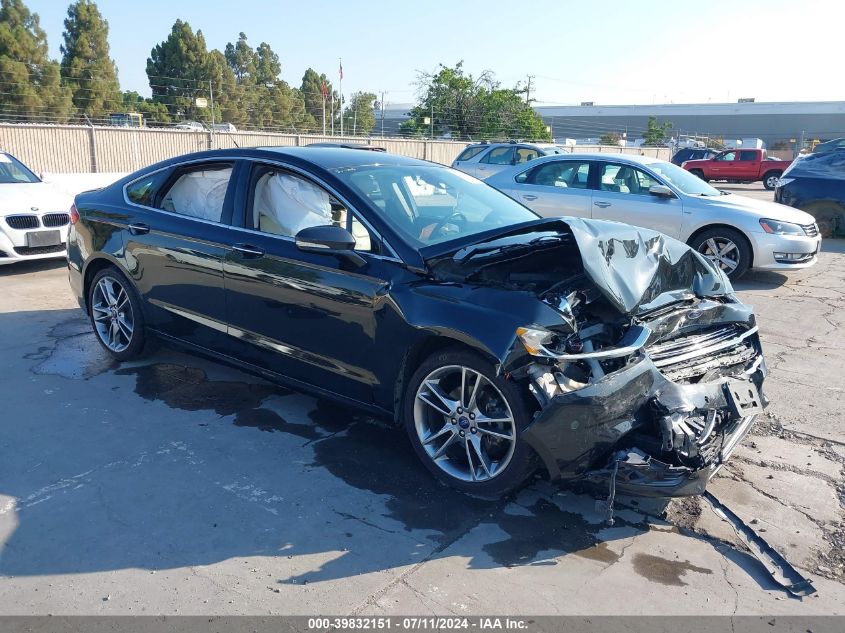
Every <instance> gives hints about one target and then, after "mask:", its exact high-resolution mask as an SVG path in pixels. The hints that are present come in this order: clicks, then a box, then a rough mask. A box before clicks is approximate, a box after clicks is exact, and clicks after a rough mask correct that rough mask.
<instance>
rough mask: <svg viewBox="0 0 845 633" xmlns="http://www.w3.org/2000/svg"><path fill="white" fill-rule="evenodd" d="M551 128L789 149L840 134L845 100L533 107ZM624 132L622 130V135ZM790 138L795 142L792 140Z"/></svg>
mask: <svg viewBox="0 0 845 633" xmlns="http://www.w3.org/2000/svg"><path fill="white" fill-rule="evenodd" d="M411 108H413V104H410V103H402V104H387V105H386V106H385V109H384V121H383V124H384V134H385V136H395V135H397V134H398V132H399V125H400V124H401V122H402V121H404V120H405V119H407V118H408V112H409V111H410V110H411ZM535 109H536V110H537V112H538V113H539V114H540V116H542V117H543V119H544V120H545V121H546V123H547V124H548V125H549V126H551V128H552V134H553V136H554V138H555V139H556V140H557V141H558V142H561V141H562V140H563V139H565V138H572V139H598V138H599V137H601V136H602V135H604V134H611V133H613V134H619V135H620V136H622V135H623V134H625V136H626V138H627V139H629V140H630V141H633V140H634V139H637V138H641V137H642V134H643V132H644V131H645V129H646V126H647V125H648V119H649V117H652V116H653V117H656V118H657V120H658V121H659V122H661V123H663V122H669V123H672V131H671V134H672V136H675V137H677V136H678V135H682V136H686V135H689V136H709V137H713V138H721V139H723V140H725V141H729V140H731V139H748V138H759V139H762V140H763V141H764V142H765V143H766V144H767V145H768V146H769V147H772V146H779V145H781V144H784V145H785V146H787V147H789V148H790V149H791V148H793V147H794V146H795V144H796V143H800V141H801V139H802V138H803V139H804V140H805V141H806V142H807V143H810V142H812V141H813V140H814V139H818V140H826V139H831V138H839V137H845V101H815V102H813V101H806V102H800V101H793V102H777V103H775V102H772V103H762V102H753V101H751V102H749V101H744V102H742V103H697V104H660V105H595V104H584V105H577V106H538V107H536V108H535ZM381 129H382V112H381V111H380V110H379V111H377V112H376V125H375V128H374V130H373V135H376V136H378V135H381ZM626 133H627V134H626ZM793 139H794V140H793Z"/></svg>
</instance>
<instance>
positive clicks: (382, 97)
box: [381, 90, 384, 138]
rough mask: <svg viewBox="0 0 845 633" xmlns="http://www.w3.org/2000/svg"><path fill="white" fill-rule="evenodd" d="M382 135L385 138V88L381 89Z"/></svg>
mask: <svg viewBox="0 0 845 633" xmlns="http://www.w3.org/2000/svg"><path fill="white" fill-rule="evenodd" d="M381 137H382V138H384V90H382V91H381Z"/></svg>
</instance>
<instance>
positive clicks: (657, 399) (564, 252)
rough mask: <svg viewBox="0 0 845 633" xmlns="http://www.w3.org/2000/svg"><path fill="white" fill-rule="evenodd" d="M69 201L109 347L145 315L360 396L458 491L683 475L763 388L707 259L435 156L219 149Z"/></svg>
mask: <svg viewBox="0 0 845 633" xmlns="http://www.w3.org/2000/svg"><path fill="white" fill-rule="evenodd" d="M71 215H72V222H73V224H72V228H71V231H70V237H69V240H68V253H69V255H68V264H69V274H70V284H71V286H72V288H73V291H74V292H75V293H76V295H77V296H78V298H79V302H80V305H81V306H82V307H83V308H84V309H85V310H86V312H87V313H88V315H89V316H90V319H91V324H92V326H93V328H94V330H95V332H96V334H97V337H98V338H99V341H100V343H102V345H103V346H104V347H105V348H106V349H107V350H108V351H109V352H110V353H111V354H112V355H113V356H114V357H115V358H116V359H117V360H121V361H122V360H128V359H131V358H134V357H136V356H138V355H139V354H141V353H142V351H143V349H144V344H145V341H146V340H148V339H149V338H150V337H153V336H154V337H156V338H158V339H161V340H164V341H166V342H168V343H172V344H174V345H179V346H181V347H185V348H188V349H189V350H193V351H195V352H198V353H201V354H204V355H207V356H211V357H213V358H216V359H219V360H221V361H223V362H226V363H230V364H233V365H236V366H238V367H241V368H243V369H245V370H247V371H250V372H254V373H256V374H259V375H262V376H264V377H266V378H268V379H270V380H273V381H278V382H281V383H285V384H288V385H290V386H293V387H295V388H298V389H301V390H303V391H309V392H313V393H315V394H319V395H322V396H328V397H331V398H335V399H337V400H339V401H341V402H345V403H348V404H350V405H353V406H356V407H360V408H363V409H366V410H368V411H370V412H372V413H374V414H376V415H379V416H383V417H385V418H387V419H390V420H392V421H394V422H395V423H396V424H400V425H403V426H404V427H405V429H406V430H407V433H408V436H409V438H410V441H411V443H412V444H413V446H414V449H415V451H416V453H417V454H418V455H419V458H420V459H421V460H422V461H423V463H424V464H425V465H426V467H427V468H428V469H429V470H430V471H431V472H432V473H433V474H434V475H435V476H437V477H439V478H440V479H441V480H443V481H445V482H446V483H448V484H450V485H452V486H454V487H455V488H458V489H460V490H463V491H465V492H468V493H473V494H477V495H480V496H486V497H490V496H497V495H502V494H504V493H506V492H508V491H510V490H512V489H514V488H515V487H516V486H518V485H519V484H520V483H521V482H522V481H523V480H524V479H525V478H526V477H527V476H528V475H529V474H531V473H532V472H534V471H535V470H537V469H538V468H540V469H544V470H545V471H546V472H547V473H548V476H549V477H550V478H552V479H560V480H564V481H570V482H575V481H578V482H583V483H586V484H595V485H601V486H608V487H611V486H615V489H618V490H620V491H624V492H627V493H632V494H643V495H659V496H671V495H689V494H697V493H700V492H702V491H703V490H704V487H705V485H706V483H707V481H708V479H709V478H710V477H711V476H712V475H713V473H714V472H715V471H716V470H717V469H718V468H719V467H720V465H721V464H722V463H723V462H724V461H725V459H726V458H727V457H728V455H729V454H730V453H731V450H732V449H733V448H734V446H736V444H737V443H738V442H739V440H740V439H741V438H742V437H743V435H744V434H745V433H746V432H747V431H748V429H749V427H750V426H751V424H752V423H753V420H754V418H755V416H756V414H757V413H758V412H759V411H760V410H761V408H762V407H763V406H764V404H765V397H764V396H763V394H762V383H763V379H764V376H765V374H766V367H765V363H764V361H763V356H762V352H761V349H760V342H759V339H758V336H757V325H756V323H755V318H754V315H753V313H752V311H751V309H750V308H749V307H747V306H745V305H743V304H742V303H741V302H740V301H739V300H738V299H737V298H736V297H735V296H734V294H733V292H732V289H731V286H730V283H729V282H728V281H727V279H726V278H725V277H724V275H723V274H722V273H721V272H720V271H719V270H718V269H716V268H714V267H713V266H712V265H711V264H710V262H709V261H708V260H707V259H706V258H704V257H703V256H701V255H699V254H698V253H696V252H695V251H693V250H691V249H689V248H688V247H687V246H685V245H684V244H682V243H680V242H677V241H675V240H673V239H671V238H668V237H665V236H663V235H661V234H659V233H655V232H652V231H649V230H645V229H635V228H633V227H630V226H628V225H624V224H618V223H612V222H600V221H590V220H583V219H577V218H557V219H556V218H552V219H549V218H546V219H543V218H540V217H538V216H537V215H535V214H534V213H533V212H532V211H530V210H529V209H527V208H525V207H523V206H522V205H520V204H519V203H517V202H515V201H514V200H512V199H510V198H508V197H507V196H505V195H503V194H501V193H499V192H498V191H496V190H494V189H493V188H491V187H489V186H487V185H486V184H484V183H483V182H481V181H479V180H476V179H474V178H472V177H470V176H467V175H465V174H463V173H461V172H459V171H455V170H452V169H450V168H447V167H443V166H440V165H435V164H432V163H428V162H425V161H419V160H413V159H409V158H404V157H400V156H394V155H390V154H382V153H378V154H376V153H371V152H361V151H355V150H350V149H340V148H307V147H302V148H284V149H281V148H280V149H276V148H258V149H239V150H220V151H211V152H204V153H198V154H191V155H188V156H183V157H179V158H174V159H171V160H168V161H165V162H163V163H159V164H156V165H153V166H151V167H148V168H146V169H143V170H141V171H139V172H136V173H134V174H132V175H130V176H127V177H126V178H124V179H122V180H120V181H119V182H117V183H115V184H113V185H111V186H109V187H106V188H104V189H100V190H98V191H91V192H87V193H83V194H81V195H79V196H78V197H77V198H76V202H75V206H74V208H73V209H72V212H71ZM389 475H390V474H389V473H385V476H389Z"/></svg>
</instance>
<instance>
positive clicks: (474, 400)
mask: <svg viewBox="0 0 845 633" xmlns="http://www.w3.org/2000/svg"><path fill="white" fill-rule="evenodd" d="M414 425H415V428H416V432H417V437H418V438H419V441H420V444H421V445H422V447H423V449H424V450H425V452H426V454H427V455H428V457H429V458H430V459H431V460H432V462H433V463H434V464H436V465H437V466H438V468H440V469H441V470H442V471H443V472H445V473H446V474H448V475H450V476H451V477H454V478H456V479H459V480H461V481H465V482H483V481H488V480H490V479H492V478H494V477H496V476H497V475H499V474H501V473H502V472H504V470H505V469H506V468H507V466H508V464H509V463H510V460H511V458H512V457H513V453H514V449H515V448H516V424H515V422H514V416H513V413H512V411H511V408H510V406H509V405H508V402H507V400H506V399H505V397H504V396H503V395H502V392H501V391H499V389H498V388H497V387H496V386H495V385H494V384H493V383H492V382H491V381H490V379H488V378H487V377H486V376H484V375H483V374H482V373H480V372H478V371H476V370H475V369H472V368H470V367H465V366H462V365H448V366H445V367H440V368H438V369H436V370H434V371H432V372H431V373H430V374H428V376H426V377H425V379H424V380H423V381H422V382H421V383H420V386H419V388H418V389H417V393H416V397H415V401H414Z"/></svg>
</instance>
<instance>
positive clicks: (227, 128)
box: [211, 123, 238, 132]
mask: <svg viewBox="0 0 845 633" xmlns="http://www.w3.org/2000/svg"><path fill="white" fill-rule="evenodd" d="M211 130H212V131H213V132H237V131H238V128H236V127H235V125H234V124H233V123H212V124H211Z"/></svg>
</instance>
